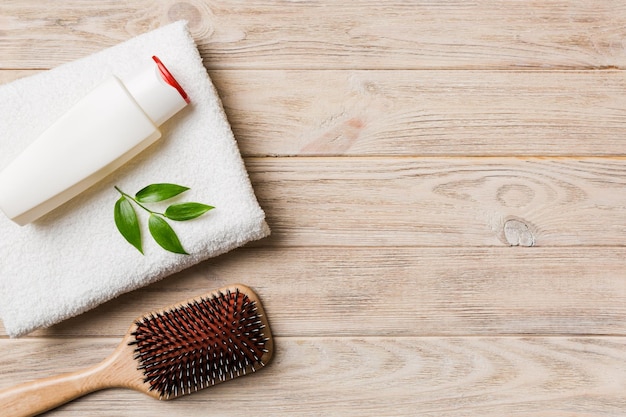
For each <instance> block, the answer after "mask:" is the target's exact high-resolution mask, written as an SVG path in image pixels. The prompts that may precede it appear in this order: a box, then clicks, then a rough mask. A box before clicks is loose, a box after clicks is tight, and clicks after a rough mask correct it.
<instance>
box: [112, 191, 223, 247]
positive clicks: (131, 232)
mask: <svg viewBox="0 0 626 417" xmlns="http://www.w3.org/2000/svg"><path fill="white" fill-rule="evenodd" d="M115 189H116V190H117V191H118V192H119V193H120V195H121V196H120V198H119V199H118V200H117V202H116V203H115V210H114V215H115V226H116V227H117V230H119V232H120V233H121V234H122V236H124V238H125V239H126V240H127V241H128V243H130V244H131V245H133V246H134V247H135V248H136V249H137V250H138V251H139V252H141V254H143V246H142V239H141V229H140V226H139V219H138V218H137V213H136V212H135V208H134V207H133V204H132V203H135V205H137V206H138V207H140V208H142V209H143V210H145V211H146V212H148V213H149V217H148V230H149V231H150V234H151V235H152V237H153V238H154V240H155V241H156V243H158V244H159V246H161V247H162V248H163V249H165V250H167V251H170V252H174V253H179V254H182V255H189V254H188V253H187V251H186V250H185V249H184V248H183V245H182V244H181V243H180V240H179V239H178V236H177V235H176V232H174V229H172V227H171V226H170V224H169V223H168V222H167V220H165V219H170V220H174V221H186V220H191V219H195V218H197V217H200V216H202V215H203V214H205V213H206V212H207V211H209V210H211V209H213V208H214V207H213V206H209V205H206V204H202V203H179V204H172V205H170V206H169V207H167V208H166V209H165V212H163V213H159V212H156V211H154V210H150V209H149V208H148V207H146V206H145V204H146V203H157V202H160V201H165V200H169V199H170V198H173V197H176V196H177V195H179V194H182V193H184V192H185V191H187V190H189V188H188V187H184V186H182V185H177V184H168V183H160V184H150V185H148V186H147V187H144V188H142V189H141V190H139V191H138V192H137V193H136V194H135V196H134V197H133V196H131V195H129V194H126V193H125V192H124V191H122V190H121V189H120V188H119V187H117V186H115ZM131 202H132V203H131Z"/></svg>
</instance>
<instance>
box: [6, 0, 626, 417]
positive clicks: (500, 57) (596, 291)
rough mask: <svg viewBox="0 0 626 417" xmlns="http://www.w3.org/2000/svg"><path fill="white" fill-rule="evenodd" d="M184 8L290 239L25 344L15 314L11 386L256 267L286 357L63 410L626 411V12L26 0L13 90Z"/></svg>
mask: <svg viewBox="0 0 626 417" xmlns="http://www.w3.org/2000/svg"><path fill="white" fill-rule="evenodd" d="M178 19H187V20H188V21H189V26H190V30H191V33H192V36H193V37H194V39H195V41H196V43H197V44H198V47H199V51H200V53H201V55H202V58H203V59H204V63H205V66H206V67H207V69H208V71H209V75H210V76H211V78H212V79H213V81H214V83H215V85H216V87H217V90H218V92H219V94H220V97H221V98H222V99H223V102H224V107H225V110H226V113H227V115H228V118H229V120H230V122H231V123H232V127H233V131H234V133H235V135H236V137H237V140H238V143H239V146H240V149H241V151H242V154H243V155H244V157H245V163H246V167H247V168H248V171H249V173H250V177H251V180H252V183H253V186H254V188H255V192H256V194H257V196H258V198H259V201H260V203H261V205H262V207H263V208H264V210H265V211H266V213H267V217H268V221H269V223H270V226H271V228H272V232H273V233H272V236H271V237H269V238H266V239H264V240H262V241H259V242H255V243H253V244H250V245H248V246H247V247H246V248H241V249H238V250H235V251H233V252H231V253H229V254H226V255H223V256H220V257H218V258H216V259H213V260H209V261H207V262H204V263H201V264H200V265H197V266H196V267H193V268H191V269H189V270H187V271H183V272H181V273H178V274H175V275H174V276H172V277H169V278H167V279H164V280H162V281H160V282H158V283H155V284H153V285H151V286H148V287H146V288H143V289H140V290H137V291H135V292H133V293H130V294H126V295H123V296H121V297H118V298H117V299H115V300H112V301H110V302H108V303H106V304H104V305H102V306H100V307H98V308H96V309H94V310H92V311H90V312H88V313H86V314H83V315H81V316H79V317H76V318H73V319H70V320H67V321H65V322H63V323H61V324H58V325H56V326H53V327H51V328H49V329H44V330H39V331H37V332H34V333H33V334H31V335H29V336H28V337H25V338H22V339H18V340H12V339H8V338H7V336H6V333H5V332H4V330H3V328H2V326H1V325H0V352H2V353H3V355H2V359H1V360H0V389H2V388H4V387H8V386H10V385H12V384H14V383H18V382H22V381H26V380H29V379H33V378H38V377H44V376H49V375H53V374H57V373H61V372H66V371H71V370H76V369H79V368H82V367H85V366H88V365H90V364H93V363H95V362H97V361H99V360H101V359H103V358H104V357H105V356H106V355H108V354H109V353H110V352H111V351H112V350H113V349H114V348H115V346H116V345H117V343H118V342H119V340H120V339H121V337H122V335H123V334H124V333H125V332H126V330H127V328H128V326H129V325H130V323H131V322H132V320H133V319H135V318H136V317H137V316H139V315H140V314H142V313H144V312H146V311H151V310H154V309H155V308H159V307H162V306H165V305H169V304H171V303H174V302H178V301H181V300H183V299H187V298H189V297H190V296H194V295H198V294H202V293H205V292H206V291H208V290H211V289H214V288H218V287H221V286H223V285H225V284H230V283H233V282H242V283H245V284H248V285H250V286H252V287H253V288H255V289H256V290H257V292H258V293H259V294H260V296H261V298H262V299H263V302H264V305H265V307H266V310H267V313H268V315H269V320H270V324H271V326H272V330H273V332H274V333H275V335H276V336H277V340H276V342H277V343H276V357H275V360H274V361H273V363H272V364H271V365H270V366H269V367H268V368H267V369H264V370H263V371H262V372H258V373H256V374H255V375H252V376H248V377H245V378H239V379H237V380H236V381H233V382H230V383H228V384H223V385H221V386H218V387H215V388H212V389H210V390H205V391H203V392H201V393H198V394H195V395H193V396H189V397H186V398H183V399H179V400H177V401H172V402H158V401H154V400H152V399H150V398H147V397H144V396H143V395H141V394H138V393H133V392H128V391H123V390H109V391H105V392H100V393H96V394H93V395H91V396H89V397H87V398H84V399H81V400H79V401H75V402H73V403H71V404H68V405H66V406H64V407H62V408H60V409H58V410H56V411H54V412H50V413H48V414H46V415H50V416H81V417H92V416H109V415H125V416H126V415H128V416H146V417H147V416H150V417H153V416H172V415H176V416H178V415H187V416H192V417H193V416H204V415H207V413H209V414H211V415H224V416H225V415H229V416H240V415H241V416H243V415H246V416H248V415H261V414H270V415H273V416H274V415H275V416H283V415H284V416H320V415H324V416H352V415H354V416H357V415H358V416H415V415H423V416H431V417H452V416H478V415H479V416H487V417H490V416H493V417H496V416H497V417H500V416H516V417H531V416H532V417H555V416H559V417H561V416H567V417H606V416H611V417H620V416H626V396H624V392H626V365H625V363H626V361H625V358H626V307H625V306H626V279H625V274H626V272H624V271H626V245H625V244H624V236H625V235H626V191H625V190H626V187H625V186H626V184H625V182H626V160H625V159H624V154H625V150H626V147H624V145H623V143H624V142H623V141H624V137H626V135H625V133H626V123H625V122H624V120H626V118H625V117H624V116H625V110H624V109H626V98H625V97H626V94H625V93H624V92H625V91H626V81H625V78H624V71H623V68H624V67H625V66H626V48H625V47H624V46H625V44H624V39H626V3H624V2H623V1H620V0H600V1H593V2H591V1H587V0H546V1H541V2H538V1H518V0H510V1H496V0H478V1H474V2H464V1H456V0H442V1H435V2H433V1H430V0H406V1H402V0H399V1H390V2H383V3H381V2H374V1H371V0H353V1H348V2H346V1H339V0H311V1H292V0H276V1H266V0H246V1H239V0H220V1H214V0H187V1H178V0H164V1H156V0H138V1H134V2H122V1H108V2H93V1H91V0H62V1H52V0H50V1H40V0H38V1H35V0H6V1H3V2H2V3H0V83H6V82H10V81H12V80H15V79H17V78H19V77H23V76H28V75H33V74H36V73H37V72H39V71H42V70H46V69H49V68H53V67H56V66H58V65H60V64H62V63H65V62H69V61H72V60H74V59H77V58H80V57H83V56H85V55H88V54H91V53H93V52H97V51H99V50H101V49H103V48H106V47H109V46H113V45H115V44H117V43H119V42H122V41H124V40H126V39H129V38H131V37H133V36H136V35H139V34H141V33H143V32H146V31H148V30H150V29H154V28H158V27H160V26H162V25H164V24H167V23H169V22H172V21H175V20H178ZM0 414H1V412H0Z"/></svg>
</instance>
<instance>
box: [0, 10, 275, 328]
mask: <svg viewBox="0 0 626 417" xmlns="http://www.w3.org/2000/svg"><path fill="white" fill-rule="evenodd" d="M153 55H156V56H158V57H159V58H160V59H161V60H162V61H163V62H164V63H165V64H166V65H167V67H168V69H169V70H170V71H171V72H172V73H173V74H174V75H175V77H176V79H177V80H178V81H179V82H180V84H181V85H182V86H183V87H184V89H185V90H186V92H187V93H188V95H189V97H190V99H191V104H190V105H189V106H187V107H186V108H185V109H183V110H182V111H181V112H180V113H178V114H177V115H176V116H174V117H173V118H172V119H170V120H169V121H168V122H166V123H165V124H164V125H163V126H161V132H162V133H163V137H162V138H161V139H160V140H159V141H157V143H156V144H154V145H152V146H151V147H150V148H149V149H147V150H145V151H144V152H143V153H141V154H140V155H139V156H137V157H136V158H135V159H133V160H132V161H131V162H129V163H128V164H126V165H125V166H123V167H122V168H121V169H119V170H118V171H116V172H115V173H113V174H112V175H110V176H108V177H106V178H105V179H104V180H102V181H101V182H100V183H98V184H96V185H95V186H93V187H92V188H90V189H89V190H87V191H85V192H84V193H82V194H81V195H79V196H77V197H76V198H74V199H72V200H71V201H69V202H68V203H66V204H64V205H62V206H61V207H59V208H57V209H56V210H54V211H52V212H51V213H49V214H47V215H46V216H44V217H42V218H41V219H40V220H38V221H36V222H35V223H33V224H30V225H27V226H24V227H20V226H18V225H16V224H14V223H13V222H11V221H10V220H8V219H7V218H6V217H5V216H3V215H0V317H1V318H2V321H3V323H4V327H5V329H6V332H7V333H8V334H9V335H11V336H20V335H24V334H26V333H29V332H31V331H32V330H34V329H37V328H40V327H46V326H50V325H52V324H54V323H57V322H59V321H61V320H64V319H66V318H69V317H72V316H75V315H77V314H80V313H82V312H84V311H87V310H89V309H91V308H93V307H95V306H97V305H98V304H100V303H103V302H105V301H107V300H110V299H112V298H114V297H116V296H118V295H120V294H122V293H125V292H128V291H131V290H133V289H136V288H139V287H142V286H145V285H147V284H149V283H152V282H154V281H157V280H159V279H161V278H164V277H166V276H167V275H170V274H172V273H174V272H177V271H179V270H182V269H184V268H187V267H189V266H191V265H193V264H196V263H198V262H200V261H202V260H204V259H207V258H210V257H213V256H216V255H219V254H221V253H224V252H227V251H229V250H231V249H233V248H235V247H238V246H240V245H242V244H244V243H246V242H249V241H251V240H255V239H260V238H262V237H264V236H266V235H268V234H269V229H268V227H267V224H266V223H265V215H264V213H263V211H262V209H261V208H260V207H259V204H258V202H257V200H256V198H255V196H254V192H253V190H252V187H251V185H250V181H249V179H248V175H247V173H246V170H245V167H244V164H243V161H242V159H241V155H240V153H239V150H238V148H237V144H236V142H235V139H234V137H233V134H232V131H231V129H230V126H229V124H228V121H227V119H226V116H225V114H224V111H223V109H222V106H221V102H220V100H219V98H218V96H217V94H216V92H215V89H214V87H213V84H212V83H211V80H210V79H209V77H208V75H207V72H206V69H205V68H204V66H203V64H202V60H201V58H200V55H199V53H198V50H197V48H196V45H195V43H194V41H193V39H192V38H191V36H190V35H189V32H188V30H187V26H186V23H185V22H182V21H181V22H176V23H172V24H170V25H167V26H164V27H162V28H160V29H157V30H154V31H152V32H149V33H146V34H143V35H140V36H137V37H135V38H133V39H130V40H129V41H126V42H124V43H122V44H119V45H117V46H114V47H112V48H109V49H106V50H104V51H101V52H98V53H96V54H93V55H91V56H88V57H86V58H83V59H80V60H77V61H74V62H71V63H68V64H65V65H62V66H59V67H58V68H55V69H53V70H50V71H46V72H42V73H39V74H36V75H33V76H30V77H27V78H22V79H19V80H16V81H13V82H11V83H8V84H5V85H2V86H0V169H2V168H4V167H5V166H6V165H7V164H8V163H9V162H10V161H11V160H12V159H13V158H15V156H17V155H18V154H19V153H20V152H21V151H22V150H23V149H24V148H25V147H26V146H27V145H28V144H29V143H30V142H31V141H32V140H34V139H35V138H36V137H37V136H38V135H39V134H40V133H41V132H43V131H44V130H45V129H46V128H47V127H48V126H49V125H51V124H52V123H53V122H54V121H55V120H56V119H57V118H58V117H59V116H61V115H62V114H63V113H64V112H65V111H67V110H68V109H69V108H70V107H71V106H72V105H73V104H74V103H75V102H76V101H78V100H79V99H80V98H81V97H83V96H84V95H85V94H87V93H88V92H89V91H90V90H91V89H93V88H94V87H95V86H96V85H98V84H99V83H100V82H102V81H103V80H104V79H105V78H107V77H108V76H109V75H111V74H115V75H118V76H119V77H121V78H123V77H124V76H125V75H127V74H130V73H132V72H133V71H134V70H135V69H136V68H138V67H140V66H141V65H142V63H145V62H147V61H148V60H150V59H151V57H152V56H153ZM86 140H88V138H86ZM163 182H167V183H176V184H180V185H184V186H187V187H189V188H190V190H189V191H187V192H185V193H184V194H182V195H181V196H179V197H180V201H196V202H201V203H205V204H209V205H212V206H215V209H214V210H211V211H209V212H208V213H207V214H205V215H204V216H202V217H200V218H198V219H194V220H191V221H186V222H171V225H172V227H173V228H174V230H175V231H176V233H177V234H178V236H179V238H180V240H181V243H182V244H183V246H184V247H185V249H186V250H187V252H189V253H190V254H191V255H189V256H186V255H177V254H173V253H170V252H166V251H165V250H163V249H162V248H160V247H159V246H158V245H157V244H156V243H155V242H154V241H153V240H152V239H151V238H150V237H149V236H150V235H149V232H148V230H147V219H146V217H145V216H144V213H141V212H140V211H138V212H137V214H138V216H139V218H140V223H141V227H142V234H143V236H144V239H143V240H144V244H143V246H144V252H145V255H141V254H140V253H139V252H138V251H137V250H136V249H135V248H133V247H132V246H131V245H129V244H128V243H127V242H126V241H125V240H124V238H123V237H122V236H121V235H120V234H119V232H118V231H117V229H116V226H115V221H114V217H113V208H114V205H115V202H116V201H117V199H118V198H119V194H118V192H117V191H116V190H115V189H114V188H113V187H114V186H115V185H117V186H119V187H120V188H121V189H123V190H124V191H126V192H127V193H129V194H134V193H135V192H137V191H138V190H140V189H141V188H143V187H144V186H146V185H148V184H152V183H163Z"/></svg>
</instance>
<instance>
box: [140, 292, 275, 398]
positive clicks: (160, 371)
mask: <svg viewBox="0 0 626 417" xmlns="http://www.w3.org/2000/svg"><path fill="white" fill-rule="evenodd" d="M135 325H136V329H135V330H134V331H133V332H132V333H131V334H132V335H133V336H134V340H133V341H131V342H130V344H131V345H134V346H135V356H134V357H135V359H137V360H138V361H139V367H138V369H141V370H142V371H143V373H144V375H145V378H144V382H146V383H148V384H150V390H151V391H152V390H154V391H156V392H158V394H159V397H160V398H165V399H168V398H173V397H177V396H180V395H183V394H189V393H191V392H194V391H197V390H199V389H203V388H206V387H207V386H211V385H215V384H216V383H218V382H223V381H226V380H227V379H233V378H235V377H238V376H240V375H245V374H246V373H247V372H249V371H255V370H256V368H257V367H260V366H265V364H266V362H267V360H269V356H270V353H271V349H270V348H271V339H270V337H269V329H268V327H267V325H266V322H265V320H264V315H263V314H261V312H260V311H259V303H258V302H257V300H253V299H251V298H250V296H249V295H248V294H246V293H244V292H242V291H241V290H240V288H238V287H235V288H234V290H233V289H231V288H227V289H226V291H224V292H222V291H218V292H216V293H214V294H210V295H209V296H205V297H201V298H199V299H193V300H189V301H187V302H185V303H183V304H180V305H177V306H174V307H173V308H170V309H167V310H165V311H162V312H157V313H152V314H150V315H148V316H147V317H142V318H140V319H139V320H138V321H137V322H136V323H135Z"/></svg>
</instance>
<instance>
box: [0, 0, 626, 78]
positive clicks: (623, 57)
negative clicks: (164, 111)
mask: <svg viewBox="0 0 626 417" xmlns="http://www.w3.org/2000/svg"><path fill="white" fill-rule="evenodd" d="M51 4H54V8H53V9H54V10H53V11H51V7H50V6H51ZM177 19H186V20H188V21H189V22H190V28H191V30H192V33H193V35H194V36H195V37H196V38H197V39H198V46H199V49H200V52H201V53H202V56H203V58H204V61H205V64H206V65H207V67H209V68H212V69H215V68H253V69H260V68H266V69H267V68H280V69H285V68H291V69H295V68H300V69H314V68H318V69H319V68H323V69H327V68H353V69H373V68H378V69H381V68H384V69H409V68H420V69H423V68H462V69H468V68H480V69H484V68H499V69H501V68H523V69H526V68H578V69H580V68H616V67H620V68H621V67H623V66H624V64H625V62H626V52H625V50H624V47H623V39H624V38H625V37H626V28H625V27H624V25H623V21H624V19H626V5H625V4H624V2H622V1H621V0H603V1H594V2H590V1H587V0H544V1H541V2H540V3H537V2H531V3H528V2H525V1H507V2H504V3H503V2H502V1H499V0H479V1H473V2H465V1H457V0H443V1H436V2H433V1H431V0H414V1H406V0H405V1H388V2H384V3H381V2H379V1H373V0H359V1H347V2H346V1H338V0H313V1H289V0H282V1H264V0H246V1H240V0H226V1H213V0H206V1H195V0H190V1H182V2H181V1H177V0H165V1H157V0H139V1H133V2H121V1H112V2H105V3H101V4H98V5H97V6H94V4H93V2H92V1H91V0H64V1H62V2H52V1H50V0H48V1H41V0H8V1H7V0H5V1H3V4H2V9H1V14H0V28H1V29H0V30H1V31H2V32H1V33H2V44H1V45H2V48H1V51H2V55H0V68H3V69H11V68H20V69H22V68H48V67H50V66H56V65H58V64H60V63H63V62H68V61H71V60H73V59H76V58H80V57H81V56H84V55H88V54H89V53H93V52H96V51H98V50H100V49H102V48H105V47H108V46H112V45H114V44H116V43H118V42H121V41H123V40H125V39H128V38H130V37H132V36H135V35H138V34H140V33H143V32H145V31H147V30H149V29H154V28H156V27H159V26H160V25H162V24H165V23H168V22H170V21H173V20H177ZM59 45H63V47H62V48H60V47H59Z"/></svg>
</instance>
